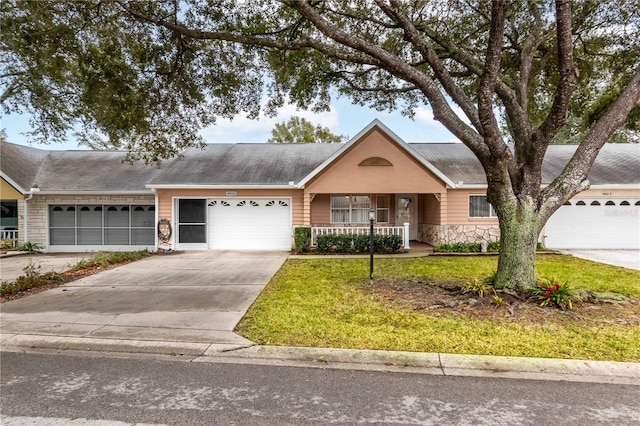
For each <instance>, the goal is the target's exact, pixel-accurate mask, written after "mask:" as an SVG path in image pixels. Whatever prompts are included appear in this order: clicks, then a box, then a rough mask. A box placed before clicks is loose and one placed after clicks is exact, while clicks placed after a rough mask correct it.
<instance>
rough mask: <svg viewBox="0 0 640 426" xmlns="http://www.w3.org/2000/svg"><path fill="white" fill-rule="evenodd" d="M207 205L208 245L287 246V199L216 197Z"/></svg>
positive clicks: (227, 247) (220, 247) (236, 247)
mask: <svg viewBox="0 0 640 426" xmlns="http://www.w3.org/2000/svg"><path fill="white" fill-rule="evenodd" d="M208 206H209V207H208V209H209V211H208V214H209V217H208V225H209V248H211V249H214V250H290V249H291V207H290V200H289V199H278V198H268V199H259V198H224V199H223V198H218V199H210V200H209V204H208Z"/></svg>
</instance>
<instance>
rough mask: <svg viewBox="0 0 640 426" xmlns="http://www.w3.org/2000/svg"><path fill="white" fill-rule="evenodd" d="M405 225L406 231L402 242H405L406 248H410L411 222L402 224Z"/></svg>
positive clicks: (403, 233)
mask: <svg viewBox="0 0 640 426" xmlns="http://www.w3.org/2000/svg"><path fill="white" fill-rule="evenodd" d="M402 225H403V226H404V231H403V232H402V242H403V244H404V248H405V250H409V249H410V248H411V247H409V222H405V223H403V224H402Z"/></svg>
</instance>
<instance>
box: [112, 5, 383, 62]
mask: <svg viewBox="0 0 640 426" xmlns="http://www.w3.org/2000/svg"><path fill="white" fill-rule="evenodd" d="M111 1H112V2H113V3H115V4H117V5H119V6H120V7H121V8H122V9H123V10H124V11H126V12H127V13H129V14H130V15H132V16H133V17H135V18H136V19H138V20H140V21H142V22H147V23H149V24H153V25H156V26H159V27H164V28H166V29H168V30H170V31H172V32H174V33H176V34H182V35H184V36H187V37H190V38H194V39H199V40H221V41H229V42H233V43H239V44H244V45H249V46H260V47H266V48H270V49H277V50H290V51H291V50H302V49H306V48H311V49H315V50H317V51H318V52H321V53H324V54H326V55H327V56H329V57H332V58H335V59H339V60H342V61H346V62H353V63H357V64H363V65H376V66H379V65H380V64H379V62H377V61H374V60H372V58H371V57H369V56H367V55H360V54H358V53H356V52H347V51H344V50H340V49H337V48H336V47H335V46H331V45H327V44H325V43H322V42H320V41H318V40H314V39H311V38H304V39H301V40H298V41H283V40H279V39H275V38H271V37H268V36H265V35H257V34H253V35H248V34H232V33H229V32H222V31H202V30H197V29H192V28H187V27H185V26H184V25H181V24H177V23H172V22H167V21H164V20H162V19H156V18H153V17H151V16H148V15H146V14H144V13H142V12H139V11H137V10H135V9H133V8H131V7H130V6H129V5H128V4H127V3H125V2H124V1H123V0H111Z"/></svg>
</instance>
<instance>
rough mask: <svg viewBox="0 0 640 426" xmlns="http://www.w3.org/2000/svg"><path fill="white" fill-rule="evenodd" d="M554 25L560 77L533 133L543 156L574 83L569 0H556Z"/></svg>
mask: <svg viewBox="0 0 640 426" xmlns="http://www.w3.org/2000/svg"><path fill="white" fill-rule="evenodd" d="M556 27H557V33H558V74H559V76H560V78H559V80H558V85H557V86H556V92H555V95H554V99H553V105H552V106H551V110H550V111H549V114H548V115H547V117H546V118H545V120H544V122H543V123H542V125H541V126H540V127H539V128H538V129H537V130H536V131H535V134H534V139H536V141H535V142H537V143H538V144H540V146H541V147H543V150H542V153H541V155H542V156H544V152H546V148H547V146H548V145H549V144H550V143H551V140H552V139H553V137H554V136H555V134H556V133H557V132H558V130H559V129H560V128H561V127H562V126H564V124H565V123H566V122H567V111H568V109H569V101H570V100H571V95H572V94H573V89H574V88H575V85H576V70H575V66H574V64H573V33H572V25H571V1H570V0H556Z"/></svg>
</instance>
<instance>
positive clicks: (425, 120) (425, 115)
mask: <svg viewBox="0 0 640 426" xmlns="http://www.w3.org/2000/svg"><path fill="white" fill-rule="evenodd" d="M452 109H453V112H454V113H455V114H456V115H457V116H458V117H460V118H461V119H462V121H464V122H465V123H467V124H469V119H467V117H466V115H464V112H463V111H462V108H460V107H459V106H457V105H454V106H453V107H452ZM415 114H416V121H417V122H419V123H421V124H423V125H425V126H428V127H438V128H444V126H443V125H442V123H440V122H439V121H437V120H436V119H435V118H433V110H432V109H431V108H428V109H427V108H424V107H418V108H416V109H415Z"/></svg>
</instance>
